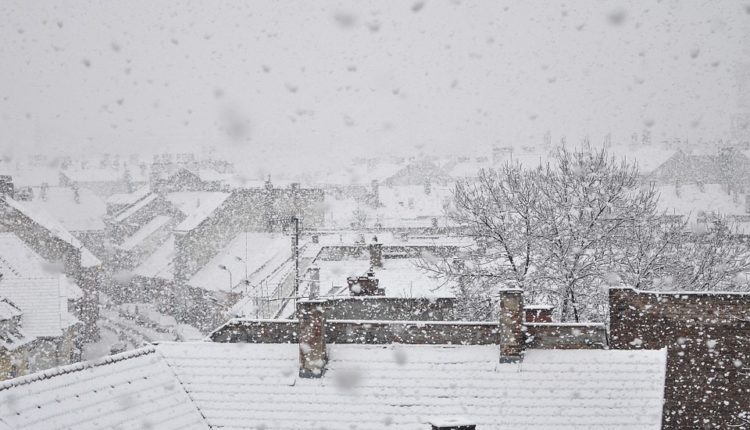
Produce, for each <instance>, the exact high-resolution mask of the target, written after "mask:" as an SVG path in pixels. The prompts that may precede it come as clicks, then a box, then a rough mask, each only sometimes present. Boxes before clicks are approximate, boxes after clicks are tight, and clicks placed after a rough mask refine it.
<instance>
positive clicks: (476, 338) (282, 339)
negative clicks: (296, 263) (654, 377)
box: [209, 319, 605, 349]
mask: <svg viewBox="0 0 750 430" xmlns="http://www.w3.org/2000/svg"><path fill="white" fill-rule="evenodd" d="M297 324H298V323H297V321H296V320H242V319H235V320H232V321H229V322H228V323H226V324H225V325H223V326H222V327H220V328H219V329H217V330H216V331H214V332H213V333H211V334H210V336H209V337H210V339H211V340H212V341H213V342H226V343H296V342H297V341H298V337H297V332H298V328H297ZM325 326H326V342H327V343H361V344H387V343H404V344H427V345H429V344H456V345H458V344H463V345H498V344H499V343H500V338H499V333H500V326H499V324H498V323H495V322H467V323H465V322H457V321H362V320H356V321H353V320H352V321H347V320H328V321H326V322H325ZM525 326H526V327H527V332H526V345H525V347H526V348H529V349H531V348H533V349H597V348H603V347H604V346H605V344H604V343H601V342H603V341H605V336H604V326H602V325H600V324H599V325H597V324H589V325H586V324H580V325H576V326H572V325H558V324H532V325H525ZM530 334H531V336H530ZM555 336H558V338H555Z"/></svg>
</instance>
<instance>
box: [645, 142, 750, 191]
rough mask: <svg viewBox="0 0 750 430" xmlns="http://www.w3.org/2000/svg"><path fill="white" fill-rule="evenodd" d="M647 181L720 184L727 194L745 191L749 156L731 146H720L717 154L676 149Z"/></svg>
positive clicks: (749, 179)
mask: <svg viewBox="0 0 750 430" xmlns="http://www.w3.org/2000/svg"><path fill="white" fill-rule="evenodd" d="M646 180H647V181H651V182H655V183H657V184H665V185H675V184H677V185H686V184H698V185H702V184H721V185H723V186H724V187H725V191H726V192H727V193H729V192H730V191H739V192H742V193H744V192H745V191H746V190H748V187H749V186H750V158H748V157H747V156H746V155H745V154H744V153H742V152H740V151H738V150H736V149H734V148H731V147H728V148H722V149H720V150H719V152H718V154H689V153H687V152H685V151H682V150H678V151H677V152H675V153H674V155H672V156H671V157H670V158H669V159H668V160H667V161H665V162H664V163H663V164H661V165H660V166H659V167H657V168H656V169H654V170H653V171H652V172H651V173H650V174H649V175H648V176H647V177H646Z"/></svg>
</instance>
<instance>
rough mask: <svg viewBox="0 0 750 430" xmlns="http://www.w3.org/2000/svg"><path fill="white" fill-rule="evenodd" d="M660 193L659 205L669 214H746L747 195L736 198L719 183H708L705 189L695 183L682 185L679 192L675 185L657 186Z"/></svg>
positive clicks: (692, 217) (693, 217)
mask: <svg viewBox="0 0 750 430" xmlns="http://www.w3.org/2000/svg"><path fill="white" fill-rule="evenodd" d="M656 191H657V192H658V193H659V202H658V207H659V209H660V210H664V211H667V213H668V214H677V215H686V216H687V215H690V216H691V219H695V217H696V215H697V214H698V212H700V211H703V212H705V213H709V214H710V213H712V212H713V213H717V214H722V215H745V214H746V212H745V197H744V196H739V198H737V199H735V198H734V196H733V195H730V194H727V192H726V191H724V190H723V189H722V186H721V185H719V184H706V185H704V186H703V191H701V190H700V188H699V187H698V186H697V185H695V184H689V185H681V186H680V188H679V193H678V192H677V189H676V188H675V186H674V185H664V186H659V187H656Z"/></svg>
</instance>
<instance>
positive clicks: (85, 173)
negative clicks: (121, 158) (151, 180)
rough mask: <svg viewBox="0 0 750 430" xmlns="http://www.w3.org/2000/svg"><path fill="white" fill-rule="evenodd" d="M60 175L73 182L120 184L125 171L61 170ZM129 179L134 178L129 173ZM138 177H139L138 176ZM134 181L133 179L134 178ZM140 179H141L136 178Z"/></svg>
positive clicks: (123, 178) (134, 174) (132, 173)
mask: <svg viewBox="0 0 750 430" xmlns="http://www.w3.org/2000/svg"><path fill="white" fill-rule="evenodd" d="M62 173H63V174H64V175H65V176H67V177H68V179H70V180H71V181H73V182H121V181H124V180H125V171H124V170H122V169H119V168H118V169H111V168H104V169H98V168H97V169H85V170H70V169H69V170H63V171H62ZM130 173H131V177H135V176H136V172H135V171H131V172H130ZM138 176H140V175H138ZM134 179H135V178H134ZM138 179H142V178H140V177H139V178H138Z"/></svg>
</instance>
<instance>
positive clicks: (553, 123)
mask: <svg viewBox="0 0 750 430" xmlns="http://www.w3.org/2000/svg"><path fill="white" fill-rule="evenodd" d="M748 28H750V5H748V4H741V3H737V2H734V1H724V2H703V3H698V2H678V1H660V2H637V1H634V2H601V1H576V2H544V3H529V2H520V1H519V2H467V1H426V2H421V1H420V2H413V3H406V2H400V1H358V2H331V1H321V2H302V1H280V2H272V3H264V4H260V3H253V2H251V3H248V2H241V1H234V0H231V1H223V2H194V1H193V2H191V1H187V2H175V1H159V2H150V1H143V0H135V1H127V2H94V1H73V2H62V1H55V2H52V1H40V2H27V1H23V0H6V1H4V2H3V3H2V4H0V40H3V43H2V44H1V45H0V152H1V153H2V154H3V155H6V156H11V157H12V156H14V155H15V154H25V153H33V152H43V153H49V154H58V153H69V154H77V153H93V152H101V153H104V152H119V153H125V154H127V153H142V154H149V153H153V152H161V151H164V150H169V151H176V152H192V151H199V150H200V148H201V147H206V146H215V147H216V148H217V149H218V150H219V152H220V153H222V154H224V155H228V156H230V157H232V159H233V160H234V161H238V162H247V163H255V164H258V165H263V164H269V165H282V164H283V165H288V166H290V168H296V167H297V166H304V167H309V166H311V165H315V164H319V165H330V164H332V163H336V162H338V161H345V160H348V159H349V158H350V157H352V156H357V155H361V156H375V155H378V154H395V155H399V154H404V153H412V152H417V151H422V152H425V153H430V154H444V153H456V152H461V151H472V150H473V151H479V150H488V149H489V148H490V147H491V146H492V145H498V144H499V145H514V144H515V145H524V144H536V143H540V142H541V141H542V136H543V135H544V134H545V133H546V132H547V131H548V130H549V131H550V132H551V133H552V136H553V140H555V141H556V140H558V139H559V137H560V136H562V135H566V136H567V137H568V141H569V142H576V141H577V140H578V139H580V138H581V137H582V136H584V135H590V136H591V137H592V139H593V140H600V139H601V138H602V137H603V136H604V135H605V134H607V133H610V132H611V133H612V139H613V140H614V141H621V142H627V141H629V140H630V135H631V134H632V133H633V132H641V131H642V130H643V129H649V130H650V131H651V134H652V137H653V140H655V141H659V140H662V139H672V138H688V139H707V140H713V139H725V140H726V139H730V138H731V137H732V135H731V133H732V130H731V121H732V116H733V115H734V114H735V113H736V112H737V111H738V109H739V108H740V107H742V108H745V107H747V103H748V102H747V101H746V100H741V94H746V95H747V94H748V93H750V91H749V90H747V88H744V90H743V88H741V87H743V86H745V87H746V86H747V85H748V84H749V83H750V81H748V80H743V76H747V75H748V74H750V67H748V66H747V64H748V63H750V52H749V51H750V49H749V48H748V46H750V38H749V37H748V31H747V29H748ZM743 82H745V83H744V84H743Z"/></svg>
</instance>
